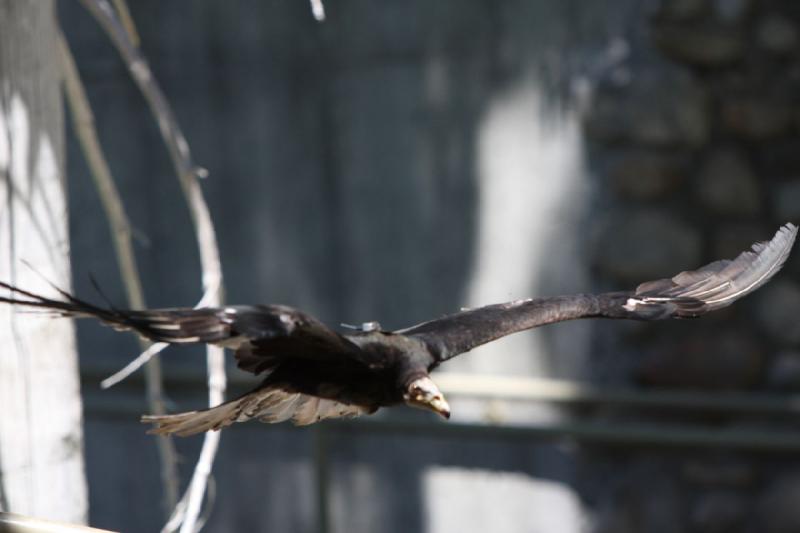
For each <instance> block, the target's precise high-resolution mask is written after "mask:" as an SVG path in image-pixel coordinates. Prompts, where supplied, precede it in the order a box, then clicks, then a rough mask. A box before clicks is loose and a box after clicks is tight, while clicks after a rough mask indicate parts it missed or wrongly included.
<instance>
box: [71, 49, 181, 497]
mask: <svg viewBox="0 0 800 533" xmlns="http://www.w3.org/2000/svg"><path fill="white" fill-rule="evenodd" d="M58 47H59V53H60V56H61V68H62V73H63V76H64V88H65V92H66V97H67V98H66V100H67V104H68V105H69V109H70V112H71V114H72V123H73V125H74V127H75V133H76V135H77V137H78V140H79V142H80V145H81V148H82V149H83V153H84V156H85V157H86V161H87V163H88V165H89V169H90V170H91V174H92V177H93V178H94V183H95V186H96V187H97V192H98V194H99V195H100V200H101V202H102V204H103V209H104V210H105V212H106V217H107V218H108V221H109V223H110V224H111V229H112V231H111V236H112V241H113V243H114V248H115V250H116V253H117V263H118V265H119V270H120V276H121V278H122V282H123V284H124V285H125V292H126V295H127V299H128V304H129V306H130V307H131V308H132V309H144V308H146V305H145V300H144V291H143V290H142V282H141V277H140V276H139V268H138V267H137V265H136V255H135V254H134V252H133V243H132V242H131V228H130V223H129V222H128V216H127V214H126V213H125V207H124V205H123V203H122V199H121V198H120V195H119V191H118V190H117V187H116V185H115V184H114V179H113V177H112V176H111V169H110V168H109V166H108V162H107V161H106V158H105V155H104V154H103V149H102V147H101V146H100V141H99V139H98V136H97V131H96V129H95V127H94V116H93V114H92V109H91V106H90V105H89V100H88V98H87V97H86V91H85V90H84V88H83V84H82V82H81V79H80V75H79V73H78V68H77V67H76V65H75V59H74V58H73V57H72V54H71V52H70V50H69V45H68V44H67V42H66V40H65V39H64V36H63V35H59V40H58ZM139 342H140V344H141V345H142V349H143V350H145V351H148V350H149V349H150V348H148V346H149V344H150V343H148V342H147V341H145V340H144V339H140V341H139ZM145 383H146V387H147V404H148V406H149V408H150V410H151V411H153V412H155V413H166V409H165V407H164V380H163V376H162V372H161V361H159V360H158V359H152V360H150V361H149V362H148V363H147V367H146V368H145ZM157 444H158V455H159V459H160V462H161V482H162V484H163V486H164V507H165V512H167V513H169V512H171V510H172V509H173V508H174V507H175V505H176V504H177V503H178V491H179V489H180V485H179V477H178V456H177V453H176V452H175V445H174V443H173V442H172V439H171V438H159V439H158V441H157Z"/></svg>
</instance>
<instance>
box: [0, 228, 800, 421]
mask: <svg viewBox="0 0 800 533" xmlns="http://www.w3.org/2000/svg"><path fill="white" fill-rule="evenodd" d="M796 233H797V227H795V226H794V225H792V224H787V225H786V226H784V227H782V228H781V229H780V230H779V231H778V232H777V233H776V234H775V237H774V238H773V239H772V240H771V241H769V242H766V243H757V244H755V245H753V249H752V251H746V252H743V253H742V254H740V255H739V257H737V258H736V259H735V260H730V261H716V262H714V263H711V264H709V265H706V266H705V267H702V268H700V269H698V270H696V271H689V272H682V273H680V274H678V275H677V276H675V277H673V278H670V279H664V280H658V281H653V282H647V283H643V284H642V285H640V286H639V287H638V288H637V289H636V290H634V291H628V292H616V293H606V294H578V295H572V296H557V297H551V298H536V299H528V300H519V301H515V302H509V303H504V304H497V305H488V306H485V307H480V308H477V309H472V310H467V311H462V312H460V313H456V314H453V315H450V316H446V317H443V318H439V319H435V320H431V321H429V322H424V323H422V324H418V325H416V326H412V327H410V328H406V329H403V330H398V331H383V330H382V329H381V328H380V326H379V325H377V323H367V324H365V325H364V327H362V328H361V329H360V330H357V331H354V332H348V333H338V332H336V331H334V330H332V329H330V328H328V327H327V326H325V325H324V324H323V323H321V322H320V321H319V320H317V319H315V318H313V317H312V316H310V315H308V314H305V313H303V312H301V311H298V310H296V309H293V308H290V307H286V306H280V305H253V306H247V305H241V306H228V307H222V308H201V309H190V308H175V309H154V310H117V309H113V308H111V309H110V308H101V307H97V306H94V305H92V304H89V303H87V302H84V301H82V300H79V299H77V298H75V297H73V296H72V295H70V294H68V293H66V292H64V291H59V292H60V294H61V296H62V298H63V299H62V300H54V299H50V298H46V297H43V296H40V295H38V294H34V293H31V292H28V291H25V290H22V289H20V288H17V287H14V286H12V285H10V284H7V283H2V282H0V287H5V288H6V289H8V290H9V291H10V293H11V294H10V295H9V296H0V302H6V303H11V304H16V305H25V306H30V307H37V308H44V309H48V310H51V311H54V312H56V313H58V314H61V315H63V316H72V317H79V318H80V317H93V318H96V319H99V320H101V321H102V322H104V323H106V324H108V325H110V326H112V327H114V328H116V329H123V330H133V331H136V332H137V333H139V334H140V335H142V336H143V337H145V338H147V339H150V340H154V341H159V342H168V343H175V344H181V343H212V344H217V345H220V346H223V347H226V348H230V349H231V350H233V351H234V356H235V358H236V361H237V365H238V366H239V368H240V369H242V370H245V371H247V372H251V373H253V374H256V375H263V376H265V377H264V379H263V381H262V382H261V384H260V385H258V386H257V387H256V388H255V389H253V390H251V391H250V392H248V393H246V394H244V395H242V396H240V397H239V398H236V399H234V400H231V401H229V402H226V403H224V404H222V405H220V406H217V407H214V408H211V409H206V410H202V411H190V412H186V413H180V414H175V415H164V416H146V417H143V421H145V422H148V423H153V424H155V428H154V429H153V432H155V433H170V434H171V433H174V434H177V435H191V434H194V433H199V432H203V431H208V430H216V429H220V428H221V427H224V426H227V425H230V424H232V423H234V422H239V421H245V420H249V419H253V418H257V419H259V420H262V421H264V422H281V421H284V420H292V421H293V422H294V423H295V424H299V425H305V424H310V423H314V422H317V421H319V420H322V419H325V418H335V417H345V416H357V415H361V414H367V413H373V412H375V411H376V410H377V409H379V408H381V407H386V406H391V405H395V404H399V403H406V404H408V405H411V406H414V407H421V408H425V409H429V410H432V411H434V412H437V413H439V414H441V415H443V416H446V417H447V416H449V406H448V405H447V402H446V401H445V399H444V397H443V396H442V394H441V392H440V391H439V390H438V388H437V387H436V385H435V384H434V383H433V381H432V380H431V378H430V377H429V374H430V372H431V371H432V370H433V369H435V368H436V367H437V366H439V365H440V364H441V363H442V362H444V361H446V360H447V359H450V358H452V357H455V356H457V355H459V354H462V353H464V352H467V351H469V350H471V349H472V348H474V347H476V346H479V345H481V344H485V343H487V342H491V341H493V340H495V339H498V338H500V337H503V336H506V335H509V334H511V333H515V332H518V331H523V330H527V329H531V328H534V327H537V326H542V325H546V324H551V323H554V322H560V321H564V320H574V319H578V318H592V317H605V318H621V319H635V320H658V319H664V318H690V317H696V316H700V315H702V314H705V313H707V312H709V311H713V310H715V309H719V308H721V307H725V306H727V305H730V304H731V303H732V302H734V301H735V300H737V299H738V298H741V297H742V296H744V295H745V294H748V293H750V292H752V291H753V290H755V289H757V288H758V287H760V286H761V285H763V284H764V283H766V282H767V281H768V280H769V279H770V278H771V277H772V276H773V275H774V274H775V273H776V272H777V271H778V270H780V268H781V266H782V265H783V263H784V261H785V260H786V258H787V257H788V254H789V251H790V250H791V247H792V244H793V243H794V239H795V236H796Z"/></svg>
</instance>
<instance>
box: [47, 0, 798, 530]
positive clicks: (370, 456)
mask: <svg viewBox="0 0 800 533" xmlns="http://www.w3.org/2000/svg"><path fill="white" fill-rule="evenodd" d="M130 8H131V10H132V15H133V18H134V20H135V21H136V23H137V25H138V29H139V31H140V33H141V38H142V49H143V51H144V53H145V55H146V56H147V58H148V59H149V61H150V63H151V66H152V68H153V70H154V73H155V76H156V78H157V79H158V80H159V82H160V84H161V85H162V87H163V89H164V91H165V92H166V95H167V97H168V99H169V100H170V102H171V103H172V105H173V107H174V109H175V111H176V114H177V117H178V120H179V122H180V124H181V125H182V127H183V129H184V132H185V133H186V136H187V139H188V142H189V144H190V146H191V147H192V150H193V153H194V156H195V159H196V161H197V163H198V164H200V165H202V166H203V167H205V168H207V169H208V171H209V177H208V178H207V179H205V180H204V181H203V182H202V186H203V189H204V192H205V195H206V198H207V200H208V203H209V205H210V209H211V213H212V217H213V219H214V222H215V224H216V228H217V232H218V238H219V243H220V246H221V249H222V260H223V269H224V274H225V289H226V299H227V301H228V302H230V303H268V302H269V303H282V304H287V305H292V306H296V307H298V308H301V309H303V310H306V311H308V312H310V313H312V314H314V315H316V316H318V317H319V318H321V319H322V320H324V321H325V322H327V323H329V324H331V325H336V324H338V323H341V322H345V323H360V322H364V321H370V320H378V321H380V322H381V324H382V325H383V326H384V327H386V328H390V329H395V328H400V327H405V326H408V325H411V324H414V323H416V322H420V321H423V320H427V319H430V318H432V317H436V316H439V315H442V314H445V313H451V312H454V311H457V310H458V309H459V308H460V307H464V306H477V305H485V304H489V303H496V302H501V301H508V300H513V299H517V298H523V297H529V296H546V295H556V294H564V293H576V292H589V291H602V290H619V289H630V288H633V287H635V286H636V285H637V284H638V283H639V282H642V281H645V280H650V279H656V278H659V277H665V276H671V275H674V274H675V273H677V272H679V271H681V270H684V269H690V268H696V267H698V266H700V265H701V264H704V263H706V262H710V261H712V260H714V259H720V258H726V257H732V256H734V255H736V254H737V253H739V252H740V251H742V250H744V249H746V248H747V247H748V246H749V245H750V244H751V243H752V242H754V241H758V240H765V239H768V238H770V237H771V236H772V234H773V233H774V231H775V230H776V229H777V227H778V226H779V225H780V224H781V223H784V222H787V221H794V222H797V221H798V220H800V178H798V173H800V102H798V97H797V95H798V94H800V93H798V92H797V88H798V87H800V41H799V40H798V39H799V38H800V35H798V31H800V4H797V3H796V2H793V1H792V0H613V1H611V0H598V1H594V2H580V1H577V0H566V1H549V0H531V1H513V0H508V1H502V2H487V1H479V0H457V1H456V0H452V1H439V2H426V1H423V0H416V1H409V0H403V1H400V0H387V1H383V2H369V1H366V0H337V1H333V0H330V1H328V2H327V3H326V8H327V20H325V22H323V23H317V22H316V21H315V20H314V18H313V17H312V16H311V12H310V9H309V5H308V3H307V2H305V1H301V0H295V1H287V0H283V1H262V2H256V1H252V0H237V1H229V2H211V1H195V2H191V3H187V2H161V1H158V0H137V1H136V2H131V3H130ZM58 10H59V18H60V22H61V25H62V28H63V31H64V33H65V35H66V37H67V40H68V41H69V44H70V46H71V47H72V50H73V52H74V54H75V56H76V60H77V63H78V67H79V69H80V73H81V76H82V78H83V81H84V83H85V84H86V89H87V91H88V93H89V98H90V101H91V104H92V106H93V110H94V113H95V117H96V122H97V124H96V125H97V128H98V131H99V133H100V136H101V140H102V143H103V147H104V149H105V150H106V153H107V155H108V157H109V159H110V163H111V167H112V171H113V172H114V176H115V178H116V180H117V182H118V185H119V187H120V189H121V191H122V194H123V199H124V201H125V206H126V208H127V210H128V213H129V215H130V218H131V222H132V224H133V226H134V228H135V231H136V243H137V253H138V260H139V263H140V268H141V271H142V275H143V280H144V288H145V292H146V298H147V303H148V305H149V306H151V307H155V306H184V305H194V303H195V302H196V301H197V300H198V299H199V297H200V294H201V288H200V283H199V280H200V270H199V264H198V254H197V251H196V245H195V239H194V236H193V232H192V229H191V225H190V219H189V214H188V211H187V209H186V207H185V202H184V201H183V198H182V195H181V192H180V189H179V186H178V182H177V180H176V179H175V177H174V174H173V170H172V167H171V164H170V162H169V158H168V154H167V152H166V151H165V149H164V148H163V145H162V142H161V140H160V138H159V135H158V129H157V126H156V124H155V123H154V121H153V120H152V118H151V116H150V114H149V113H148V112H147V108H146V104H145V102H144V100H143V98H142V96H141V94H140V93H139V91H138V90H137V88H136V87H135V86H134V84H133V83H132V82H131V80H130V77H129V75H128V73H127V70H126V67H125V65H124V64H123V63H122V61H121V60H120V59H119V57H118V54H117V53H116V51H115V50H114V49H113V47H112V46H111V44H110V43H109V41H108V39H107V37H106V36H105V35H104V34H103V33H102V31H101V30H100V29H99V27H98V25H97V24H96V22H95V21H94V20H93V19H92V18H91V17H90V16H89V15H88V14H87V13H86V11H85V10H84V9H83V8H82V7H81V6H80V5H79V4H78V3H77V2H68V1H62V2H59V3H58ZM67 130H68V132H69V131H70V128H69V126H68V128H67ZM67 148H68V152H67V153H68V157H67V160H68V175H69V205H70V211H71V218H70V236H71V244H72V261H73V267H72V269H73V277H74V287H75V290H76V292H77V293H78V294H79V295H83V296H88V297H91V298H94V295H95V292H94V289H93V288H92V286H91V283H90V281H89V277H88V274H89V273H92V274H93V275H94V276H95V277H96V278H97V280H98V282H99V284H100V285H101V286H102V287H103V289H104V291H105V292H106V293H107V294H108V296H109V297H110V299H111V300H112V301H114V302H117V303H119V304H120V305H122V303H123V302H124V301H125V298H124V292H123V288H122V284H121V282H120V280H119V276H118V274H117V265H116V262H115V259H114V257H115V254H114V249H113V246H112V244H111V240H110V234H109V229H108V224H107V223H106V221H105V217H104V214H103V211H102V207H101V204H100V202H99V199H98V196H97V193H96V191H95V189H94V186H93V184H92V182H91V178H90V177H89V172H88V170H87V168H86V166H85V163H84V160H83V156H82V154H81V151H80V149H79V147H78V145H77V143H76V141H75V140H74V138H73V134H72V133H71V132H69V133H68V147H67ZM799 259H800V254H797V253H796V254H795V256H794V258H793V259H791V260H790V264H788V265H787V267H786V272H784V273H783V274H781V275H780V276H779V278H778V279H777V280H775V281H774V282H773V283H771V284H770V285H768V286H767V287H765V288H764V289H763V290H761V291H760V292H759V293H757V294H756V295H754V296H753V297H750V298H748V299H746V300H745V301H743V302H741V303H739V304H737V305H735V306H734V307H733V308H732V309H729V310H726V311H723V312H719V313H717V314H715V315H713V316H709V317H707V318H704V319H702V320H698V321H686V322H671V323H656V324H639V323H614V322H610V321H591V322H590V321H587V322H580V323H568V324H561V325H555V326H550V327H547V328H545V329H543V330H541V331H534V332H530V333H525V334H520V335H516V336H513V337H511V338H508V339H505V340H503V341H500V342H496V343H494V344H492V345H490V346H487V347H484V348H481V349H479V350H475V351H474V352H473V353H471V354H467V355H463V356H461V357H459V358H457V359H455V360H453V361H451V362H449V363H447V364H446V365H444V366H443V367H442V368H441V371H440V374H439V375H440V376H442V377H441V379H442V382H446V383H447V384H449V386H450V387H451V389H458V390H455V392H453V393H452V394H451V398H452V401H451V403H452V404H453V418H452V419H451V421H450V422H449V423H447V424H444V423H440V422H439V421H438V420H434V418H433V415H430V414H427V413H423V412H410V410H409V409H406V408H398V409H394V410H388V411H386V412H382V413H380V414H379V415H378V416H376V417H373V418H371V419H368V420H357V421H354V422H348V423H335V422H334V423H325V424H319V425H317V426H313V427H311V428H294V427H292V426H290V425H287V424H283V425H276V426H270V425H263V424H257V423H250V424H239V425H236V426H234V427H232V428H230V429H228V430H226V431H225V432H224V433H223V435H222V443H221V449H220V455H219V458H218V461H217V464H216V466H215V470H214V483H213V485H214V487H213V489H214V490H213V492H214V493H215V501H214V505H213V511H212V513H211V515H210V517H209V523H208V525H207V530H208V531H287V532H288V531H296V532H311V531H319V532H321V533H327V532H353V533H356V532H369V531H382V532H401V531H402V532H406V531H426V532H430V533H440V532H452V531H459V532H464V533H467V532H473V531H474V532H477V531H491V532H532V531H541V532H544V531H548V532H550V531H559V532H563V533H571V532H579V531H591V532H597V533H601V532H602V533H611V532H614V533H628V532H631V533H633V532H670V533H675V532H681V531H690V532H698V533H716V532H723V531H724V532H756V531H758V532H789V531H800V508H799V507H798V506H797V504H796V502H797V499H798V498H800V461H798V460H797V459H796V452H797V451H798V450H800V433H794V432H793V431H792V430H796V429H797V428H796V425H797V424H796V423H795V422H794V417H793V416H791V415H792V414H793V413H792V409H793V406H794V404H793V403H792V398H793V397H792V396H791V394H790V393H792V392H796V391H797V390H798V389H800V351H798V344H799V343H800V328H798V327H797V326H796V320H797V318H796V317H797V316H800V285H798V275H800V260H799ZM78 341H79V349H80V357H81V376H82V387H83V398H84V410H85V411H84V415H85V452H86V466H87V471H88V478H89V491H90V494H89V496H90V522H91V523H92V524H93V525H95V526H98V527H105V528H110V529H119V530H124V531H129V532H135V531H143V532H144V531H155V530H157V529H159V528H160V527H161V525H162V524H163V521H164V514H163V513H164V510H163V508H162V492H161V484H160V478H159V470H158V460H157V453H156V446H155V442H154V439H153V438H152V437H150V436H147V435H145V433H144V428H143V427H142V426H141V425H140V424H139V423H138V417H139V415H140V414H141V413H143V412H145V411H146V410H147V406H146V403H145V401H144V393H143V382H142V378H141V375H140V374H139V375H137V376H134V377H133V378H131V379H129V380H128V381H126V382H124V383H123V384H121V385H119V386H117V387H115V388H113V389H111V390H108V391H101V390H100V389H99V385H98V383H99V381H100V380H101V379H102V378H104V377H106V376H107V375H108V374H109V373H111V372H113V371H114V370H116V369H117V368H119V367H120V366H122V365H124V364H125V363H126V362H127V361H128V360H129V359H130V358H131V357H133V356H134V355H136V354H137V353H138V345H137V344H136V342H135V339H134V338H133V336H130V335H120V334H117V333H115V332H113V331H112V330H110V329H107V328H101V327H98V326H97V325H96V324H91V323H80V324H79V325H78ZM162 362H163V365H164V367H165V376H166V387H167V392H168V395H169V400H170V405H169V408H170V410H175V411H177V410H188V409H194V408H199V407H202V406H203V405H204V403H205V401H206V400H205V377H204V376H205V374H204V373H205V366H204V363H205V359H204V356H203V353H202V351H198V350H192V349H188V348H171V349H169V350H168V351H167V352H165V353H163V355H162ZM229 363H230V361H229ZM230 366H231V372H230V378H231V380H232V381H233V383H232V385H231V390H229V393H228V395H229V397H230V396H232V395H234V394H237V393H238V392H239V391H243V390H245V389H246V388H248V387H249V386H251V385H252V384H253V383H255V382H256V381H257V380H256V379H253V378H252V377H250V376H245V375H243V374H242V373H239V372H238V371H237V370H235V369H234V368H233V365H232V364H231V365H230ZM469 376H489V377H493V378H496V379H498V381H496V382H492V383H495V384H496V385H495V386H494V387H493V388H494V390H498V391H500V392H501V394H500V396H499V397H491V398H490V397H487V396H486V395H479V394H477V393H476V390H477V389H476V390H472V389H470V387H469V386H467V387H460V388H459V387H458V385H459V384H463V383H467V384H473V385H475V384H476V383H479V382H476V381H474V380H473V381H470V380H469V379H467V378H469ZM447 377H450V378H451V379H452V381H446V378H447ZM512 378H513V379H516V380H518V381H513V382H512V381H509V379H512ZM521 378H524V380H523V381H519V380H520V379H521ZM512 385H513V386H512ZM520 390H522V391H523V392H521V393H520V392H519V391H520ZM459 391H460V392H459ZM515 391H516V392H515ZM504 393H508V394H507V395H504ZM200 441H201V439H200V438H188V439H179V440H178V441H177V444H178V449H179V453H180V454H181V456H182V457H184V458H185V462H184V463H182V464H181V473H182V475H183V477H182V483H183V484H185V483H186V482H187V480H188V476H189V474H190V472H191V467H192V464H193V461H194V457H195V456H196V454H197V452H198V449H199V446H200Z"/></svg>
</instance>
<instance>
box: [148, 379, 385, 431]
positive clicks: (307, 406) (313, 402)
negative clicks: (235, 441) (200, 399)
mask: <svg viewBox="0 0 800 533" xmlns="http://www.w3.org/2000/svg"><path fill="white" fill-rule="evenodd" d="M373 411H374V409H370V408H367V407H364V406H361V405H351V404H346V403H343V402H337V401H336V400H330V399H326V398H319V397H317V396H312V395H309V394H303V393H300V392H295V391H292V390H287V389H285V388H282V387H280V386H278V385H272V384H264V385H262V386H260V387H258V388H256V389H254V390H252V391H250V392H248V393H247V394H244V395H243V396H240V397H239V398H237V399H235V400H231V401H229V402H226V403H223V404H222V405H218V406H216V407H212V408H210V409H203V410H201V411H188V412H185V413H178V414H174V415H147V416H143V417H142V422H144V423H147V424H154V425H155V427H154V428H153V429H151V430H150V431H148V433H154V434H159V435H171V434H175V435H178V436H181V437H185V436H188V435H194V434H196V433H203V432H205V431H214V430H219V429H222V428H224V427H226V426H230V425H231V424H233V423H234V422H245V421H247V420H252V419H254V418H255V419H258V420H260V421H261V422H266V423H278V422H284V421H287V420H291V421H292V422H293V423H294V424H295V425H297V426H305V425H308V424H313V423H315V422H319V421H320V420H324V419H326V418H351V417H355V416H359V415H362V414H368V413H371V412H373Z"/></svg>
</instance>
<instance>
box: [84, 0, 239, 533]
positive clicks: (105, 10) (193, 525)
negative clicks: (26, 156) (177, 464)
mask: <svg viewBox="0 0 800 533" xmlns="http://www.w3.org/2000/svg"><path fill="white" fill-rule="evenodd" d="M82 3H83V5H84V6H85V7H86V9H87V10H89V12H91V13H92V15H94V17H95V19H96V20H97V21H98V22H99V23H100V25H101V27H102V28H103V29H104V30H105V32H106V34H107V35H108V36H109V38H110V39H111V41H112V42H113V43H114V45H115V46H116V48H117V50H118V51H119V53H120V55H121V56H122V58H123V60H124V61H125V64H126V66H127V67H128V70H129V72H130V73H131V76H132V77H133V79H134V81H135V82H136V84H137V85H138V86H139V89H140V90H141V91H142V94H143V95H144V97H145V99H146V100H147V102H148V104H149V106H150V109H151V111H152V112H153V115H154V116H155V119H156V122H157V123H158V127H159V131H160V132H161V136H162V138H163V140H164V143H165V144H166V146H167V149H168V150H169V154H170V157H171V159H172V163H173V166H174V167H175V170H176V173H177V175H178V179H179V181H180V184H181V187H182V188H183V192H184V195H185V196H186V199H187V202H188V205H189V212H190V214H191V217H192V222H193V224H194V228H195V232H196V234H197V244H198V247H199V250H200V262H201V267H202V271H203V290H204V294H203V298H202V299H201V302H202V304H203V305H221V303H222V267H221V261H220V256H219V249H218V247H217V239H216V234H215V232H214V226H213V224H212V222H211V216H210V214H209V211H208V206H207V205H206V203H205V199H204V198H203V193H202V190H201V188H200V183H199V182H198V180H197V178H198V176H202V175H204V174H205V171H204V170H203V169H200V168H198V167H196V166H195V165H194V163H193V162H192V157H191V153H190V151H189V145H188V143H187V142H186V138H185V137H184V135H183V133H182V132H181V130H180V127H179V126H178V123H177V121H176V119H175V116H174V114H173V112H172V109H171V108H170V106H169V103H168V102H167V100H166V98H165V97H164V94H163V92H162V91H161V88H160V87H159V86H158V84H157V83H156V81H155V79H154V77H153V73H152V71H151V70H150V67H149V66H148V64H147V61H146V60H145V58H144V56H143V55H142V53H141V52H140V50H139V49H138V47H137V46H136V45H135V44H134V43H133V41H132V40H131V38H130V35H129V33H128V32H127V31H126V30H125V28H124V26H123V25H122V23H121V22H120V20H119V18H118V17H117V15H116V13H115V12H114V10H113V8H112V7H111V5H110V4H109V3H108V1H107V0H82ZM206 358H207V364H208V388H209V405H210V406H215V405H218V404H219V403H222V401H223V400H224V396H225V382H226V378H225V361H224V358H223V351H222V349H221V348H217V347H214V346H209V347H208V349H207V357H206ZM219 436H220V434H219V432H209V433H206V435H205V438H204V440H203V447H202V450H201V452H200V458H199V459H198V463H197V466H196V467H195V470H194V474H193V476H192V480H191V482H190V483H189V488H188V489H187V491H186V493H185V494H184V497H183V498H182V499H181V503H179V505H178V506H176V508H175V512H174V514H173V517H174V518H175V520H172V519H171V520H170V521H169V523H168V526H174V525H175V524H176V523H181V532H191V533H194V531H196V529H197V525H198V518H199V516H200V513H201V508H202V502H203V498H204V495H205V491H206V487H207V484H208V477H209V475H210V472H211V468H212V465H213V462H214V457H215V455H216V451H217V448H218V445H219ZM179 519H180V520H179ZM165 529H167V527H166V526H165ZM169 530H174V527H171V528H170V529H169Z"/></svg>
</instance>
